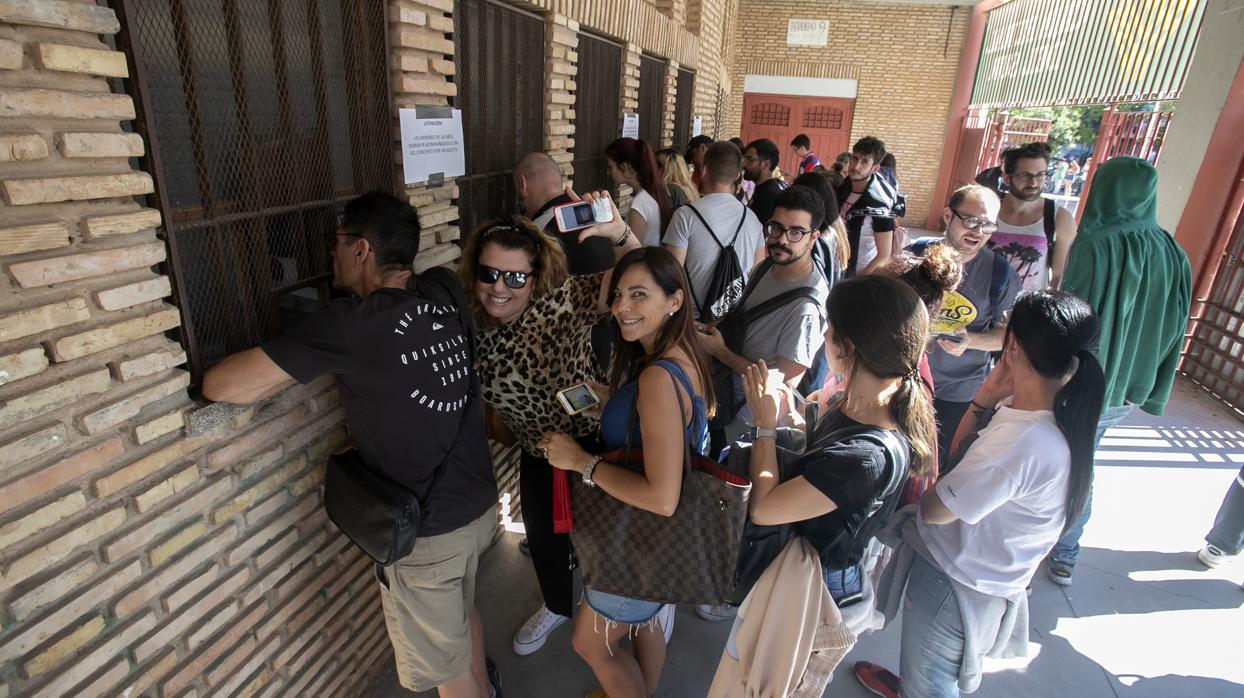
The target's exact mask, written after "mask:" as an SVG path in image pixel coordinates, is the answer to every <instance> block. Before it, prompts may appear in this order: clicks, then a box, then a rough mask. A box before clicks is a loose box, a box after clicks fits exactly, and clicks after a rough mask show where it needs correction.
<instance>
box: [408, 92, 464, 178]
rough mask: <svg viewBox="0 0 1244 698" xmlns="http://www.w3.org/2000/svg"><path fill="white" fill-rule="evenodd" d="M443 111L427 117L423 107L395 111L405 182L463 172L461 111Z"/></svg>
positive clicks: (459, 174)
mask: <svg viewBox="0 0 1244 698" xmlns="http://www.w3.org/2000/svg"><path fill="white" fill-rule="evenodd" d="M443 111H445V112H448V114H447V115H445V116H442V115H440V114H439V113H437V115H435V116H429V115H428V111H427V110H422V111H421V110H416V109H400V110H398V118H399V120H400V122H401V127H402V171H403V174H404V179H405V181H406V183H407V184H414V183H415V182H423V181H426V180H428V178H429V177H432V176H435V177H434V178H435V179H437V180H438V181H441V180H443V178H444V177H461V176H462V175H464V174H466V150H465V148H464V147H463V144H462V110H461V109H454V110H452V111H450V110H448V109H445V110H443ZM433 113H436V112H433Z"/></svg>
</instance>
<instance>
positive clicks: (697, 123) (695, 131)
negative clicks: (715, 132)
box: [691, 114, 704, 138]
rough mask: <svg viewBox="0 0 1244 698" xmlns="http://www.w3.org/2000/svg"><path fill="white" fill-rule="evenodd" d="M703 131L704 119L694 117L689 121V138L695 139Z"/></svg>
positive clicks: (697, 116) (698, 116)
mask: <svg viewBox="0 0 1244 698" xmlns="http://www.w3.org/2000/svg"><path fill="white" fill-rule="evenodd" d="M703 130H704V117H702V116H700V115H698V114H697V115H696V116H695V117H693V118H692V119H691V137H692V138H695V137H696V136H698V135H700V134H701V133H702V132H703Z"/></svg>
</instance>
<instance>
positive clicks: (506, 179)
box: [378, 0, 544, 236]
mask: <svg viewBox="0 0 1244 698" xmlns="http://www.w3.org/2000/svg"><path fill="white" fill-rule="evenodd" d="M378 4H383V3H378ZM454 42H455V44H456V49H457V50H456V51H455V54H456V57H457V61H456V63H457V75H456V81H457V84H458V96H457V97H456V98H455V99H454V105H455V106H456V107H458V108H460V109H462V137H463V139H464V141H465V143H466V176H464V177H459V178H458V180H457V181H458V219H459V226H460V227H461V229H462V231H463V235H464V236H465V235H466V234H468V233H470V231H472V230H474V229H475V227H476V226H477V225H479V224H480V223H482V222H484V221H486V220H488V219H489V218H495V217H497V216H500V215H502V214H506V213H511V212H513V210H514V183H513V172H514V164H515V163H517V162H518V160H519V158H521V157H522V156H523V154H525V153H528V152H531V151H540V150H544V147H543V146H544V143H543V138H544V21H543V20H541V19H540V18H539V17H536V16H535V15H530V14H527V13H526V12H522V11H520V10H515V9H513V8H509V7H505V6H503V5H500V4H497V3H494V2H491V1H490V0H459V1H458V2H457V3H456V4H455V7H454Z"/></svg>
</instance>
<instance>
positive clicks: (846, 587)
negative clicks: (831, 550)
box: [821, 565, 863, 603]
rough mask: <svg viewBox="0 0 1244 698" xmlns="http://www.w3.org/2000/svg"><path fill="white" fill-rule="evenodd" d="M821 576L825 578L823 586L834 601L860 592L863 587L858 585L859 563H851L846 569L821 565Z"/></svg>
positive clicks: (836, 601)
mask: <svg viewBox="0 0 1244 698" xmlns="http://www.w3.org/2000/svg"><path fill="white" fill-rule="evenodd" d="M821 576H822V578H823V579H824V580H825V588H826V589H828V590H829V596H830V598H832V599H833V600H834V603H838V602H839V601H842V599H843V598H844V597H847V596H850V595H852V594H858V593H860V591H861V590H862V588H863V587H862V586H861V585H860V566H859V565H851V566H850V567H848V568H847V569H846V570H836V569H832V568H830V567H822V568H821Z"/></svg>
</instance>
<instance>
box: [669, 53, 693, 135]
mask: <svg viewBox="0 0 1244 698" xmlns="http://www.w3.org/2000/svg"><path fill="white" fill-rule="evenodd" d="M675 85H676V87H675V89H676V90H677V94H676V95H675V97H674V147H675V148H677V149H678V150H680V151H681V150H682V149H683V148H686V147H687V141H689V140H691V116H692V114H691V109H692V107H691V105H692V104H693V103H694V102H695V73H693V72H691V71H690V70H686V69H684V68H679V69H678V77H677V78H676V79H675Z"/></svg>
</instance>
